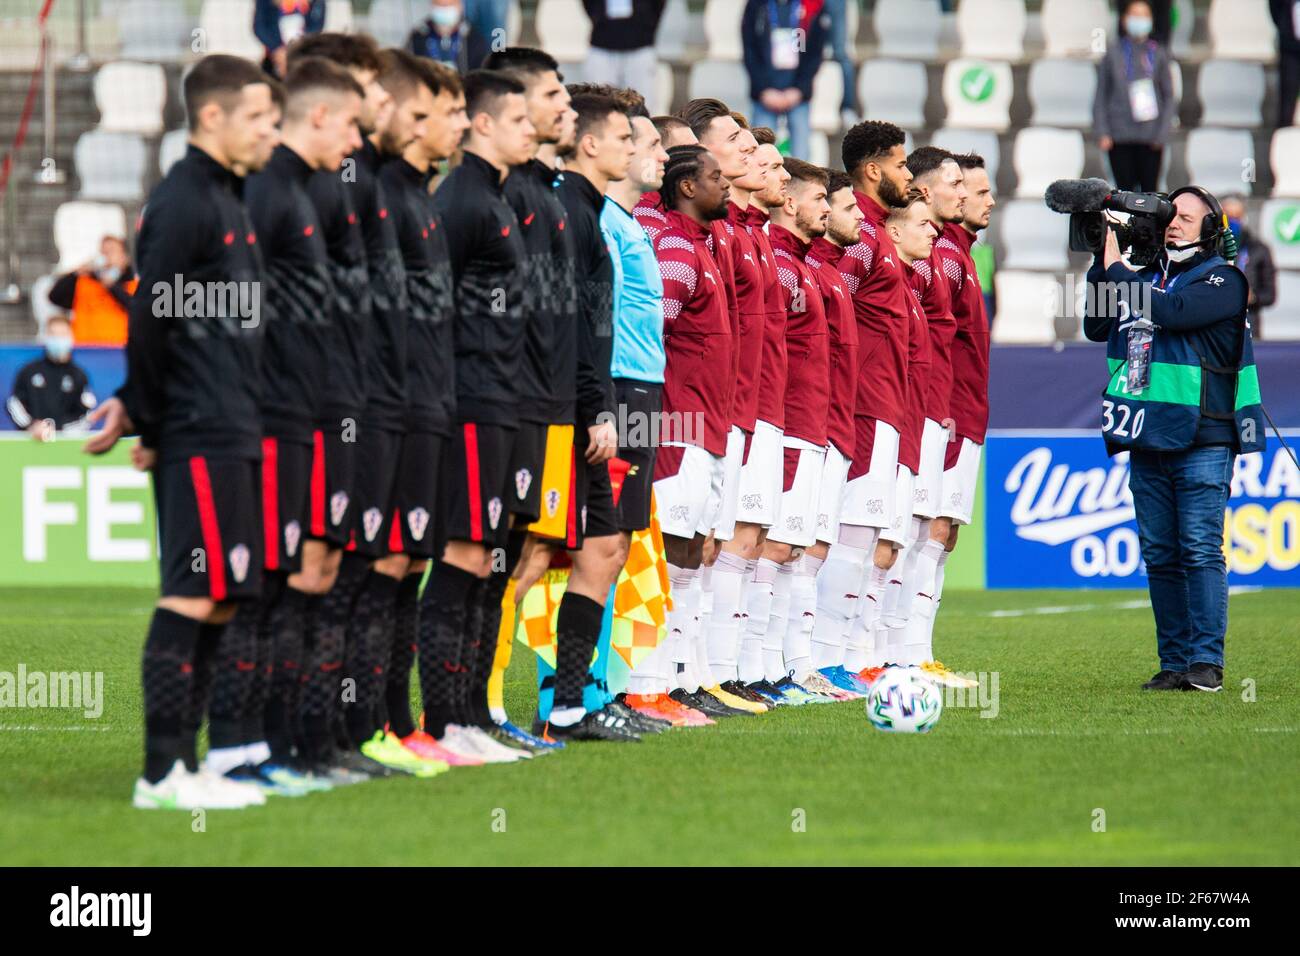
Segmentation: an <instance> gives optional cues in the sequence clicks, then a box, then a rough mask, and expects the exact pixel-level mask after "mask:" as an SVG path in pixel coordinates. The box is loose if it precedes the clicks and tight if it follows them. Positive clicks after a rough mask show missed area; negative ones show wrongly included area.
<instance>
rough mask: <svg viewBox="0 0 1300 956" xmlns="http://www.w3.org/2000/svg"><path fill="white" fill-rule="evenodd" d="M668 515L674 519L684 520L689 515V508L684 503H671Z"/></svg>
mask: <svg viewBox="0 0 1300 956" xmlns="http://www.w3.org/2000/svg"><path fill="white" fill-rule="evenodd" d="M668 516H669V517H670V518H672V519H673V520H674V521H685V520H686V519H688V518H689V517H690V516H691V509H690V508H688V507H687V506H686V505H673V506H672V507H671V508H669V509H668Z"/></svg>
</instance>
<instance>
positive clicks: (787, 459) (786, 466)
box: [781, 448, 803, 491]
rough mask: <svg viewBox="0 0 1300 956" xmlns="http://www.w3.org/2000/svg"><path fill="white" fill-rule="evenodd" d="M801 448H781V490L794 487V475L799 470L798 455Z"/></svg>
mask: <svg viewBox="0 0 1300 956" xmlns="http://www.w3.org/2000/svg"><path fill="white" fill-rule="evenodd" d="M802 454H803V449H802V448H782V449H781V459H782V460H781V490H782V491H789V490H790V489H791V488H793V487H794V476H795V475H796V474H797V473H798V471H799V456H800V455H802Z"/></svg>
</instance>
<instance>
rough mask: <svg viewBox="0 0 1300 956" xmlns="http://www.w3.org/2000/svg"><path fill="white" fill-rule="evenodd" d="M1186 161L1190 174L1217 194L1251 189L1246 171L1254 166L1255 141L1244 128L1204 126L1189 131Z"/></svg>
mask: <svg viewBox="0 0 1300 956" xmlns="http://www.w3.org/2000/svg"><path fill="white" fill-rule="evenodd" d="M1186 162H1187V174H1188V178H1189V179H1190V180H1191V181H1192V182H1194V183H1196V184H1197V185H1199V186H1203V187H1205V188H1206V189H1208V190H1209V191H1210V192H1212V193H1214V194H1215V195H1216V196H1217V195H1222V194H1223V193H1239V192H1246V193H1249V191H1250V183H1249V182H1248V181H1247V175H1246V174H1247V171H1248V170H1249V171H1251V172H1253V169H1254V164H1255V141H1254V138H1253V137H1252V136H1251V134H1250V132H1249V131H1247V130H1244V129H1217V128H1215V127H1205V126H1202V127H1200V128H1198V129H1194V130H1192V131H1191V132H1189V133H1188V134H1187V151H1186ZM1252 178H1253V177H1252Z"/></svg>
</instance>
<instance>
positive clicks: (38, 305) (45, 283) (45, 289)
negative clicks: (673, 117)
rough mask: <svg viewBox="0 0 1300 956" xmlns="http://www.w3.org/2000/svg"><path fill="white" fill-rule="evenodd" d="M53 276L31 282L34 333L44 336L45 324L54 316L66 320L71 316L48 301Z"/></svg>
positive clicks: (42, 277)
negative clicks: (34, 322)
mask: <svg viewBox="0 0 1300 956" xmlns="http://www.w3.org/2000/svg"><path fill="white" fill-rule="evenodd" d="M54 279H55V277H54V275H53V274H50V275H43V276H41V277H40V278H39V279H36V280H35V281H34V282H32V317H33V318H34V319H36V333H37V334H38V335H44V334H45V323H46V322H48V321H50V319H51V318H53V317H54V316H56V315H61V316H63V317H64V318H68V317H70V316H71V315H72V313H71V312H69V311H68V310H67V309H60V308H59V307H58V306H57V305H55V304H54V303H53V302H51V301H50V287H51V286H52V285H54Z"/></svg>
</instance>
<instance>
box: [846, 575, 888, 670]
mask: <svg viewBox="0 0 1300 956" xmlns="http://www.w3.org/2000/svg"><path fill="white" fill-rule="evenodd" d="M888 581H889V569H888V568H878V567H876V565H875V564H874V563H873V564H872V565H871V569H870V570H869V571H868V572H867V591H866V594H865V595H864V596H863V597H864V600H863V603H862V622H863V627H862V628H855V629H854V631H853V636H855V637H856V641H855V642H852V643H850V644H849V646H848V650H847V651H846V653H845V654H844V669H845V670H846V671H848V672H849V673H851V674H856V673H857V672H858V671H860V670H862V668H864V667H866V666H867V662H868V661H869V660H870V654H871V652H872V650H873V648H874V646H875V644H876V643H877V640H876V635H875V627H876V623H877V622H878V621H879V620H880V602H881V600H882V599H883V598H884V596H885V585H886V584H887V583H888Z"/></svg>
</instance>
